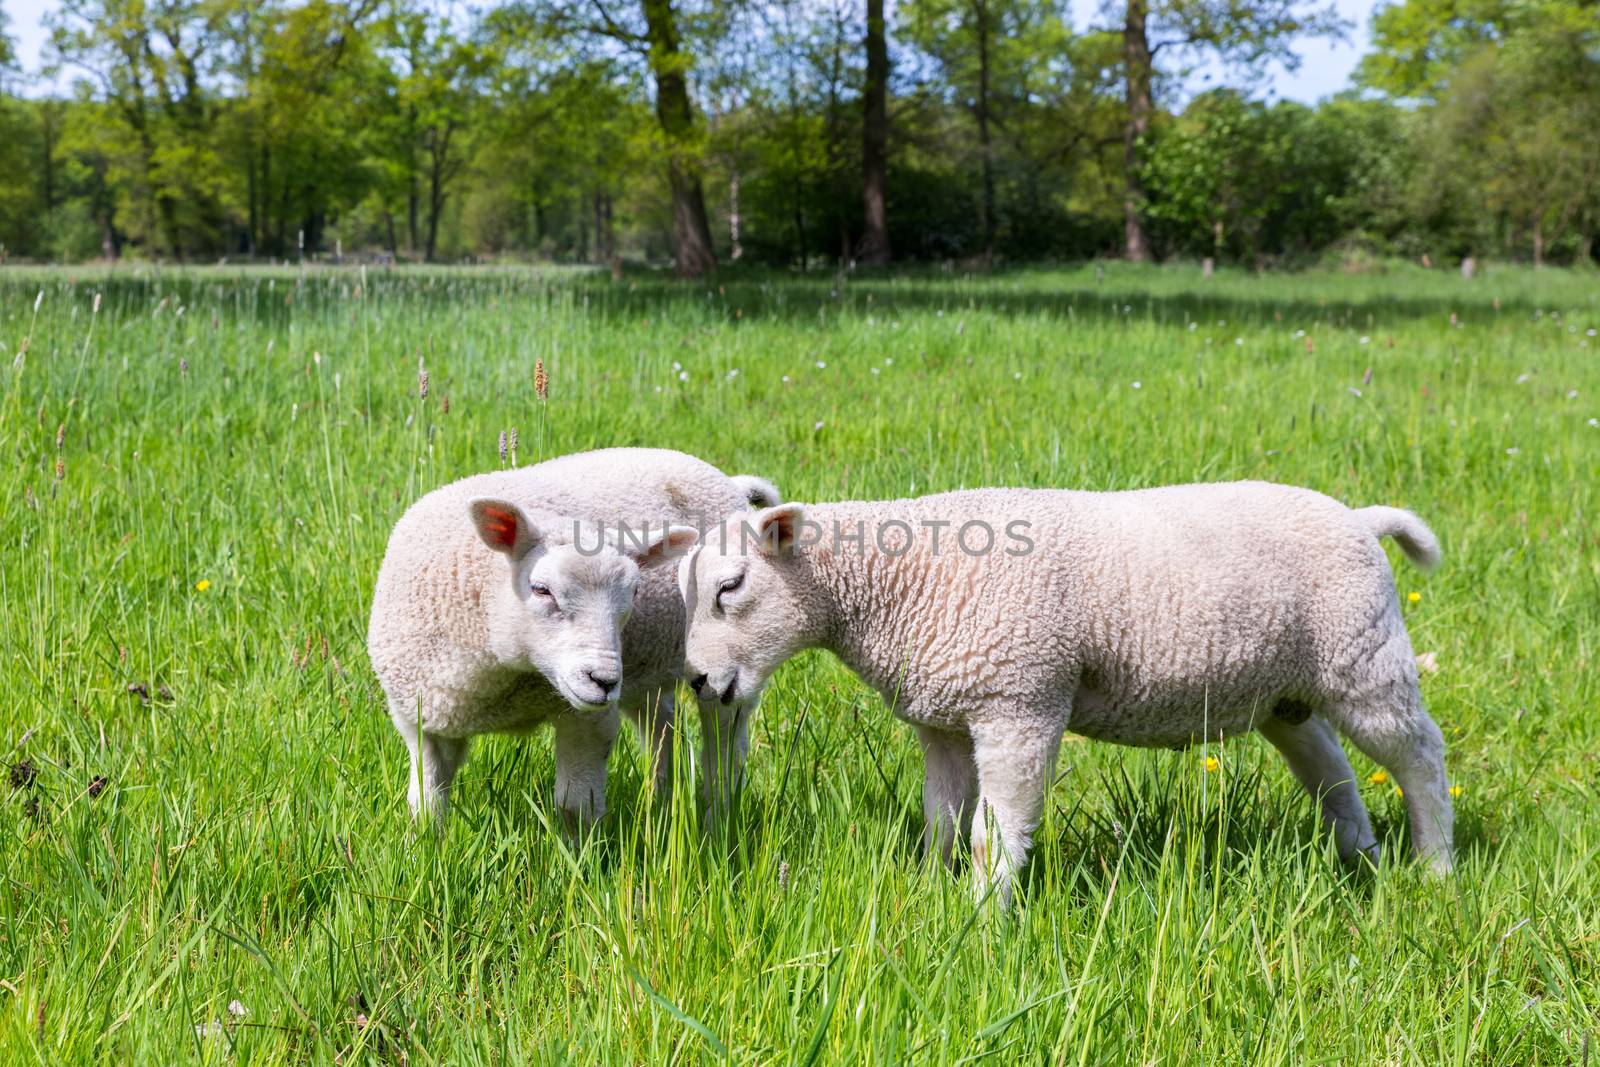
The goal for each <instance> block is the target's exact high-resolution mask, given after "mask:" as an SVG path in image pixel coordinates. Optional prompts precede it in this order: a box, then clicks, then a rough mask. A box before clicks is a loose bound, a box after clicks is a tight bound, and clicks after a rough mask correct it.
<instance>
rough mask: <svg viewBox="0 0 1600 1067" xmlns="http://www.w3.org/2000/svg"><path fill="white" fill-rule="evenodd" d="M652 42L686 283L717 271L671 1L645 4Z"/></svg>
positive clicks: (677, 263) (678, 262)
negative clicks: (687, 280) (687, 279)
mask: <svg viewBox="0 0 1600 1067" xmlns="http://www.w3.org/2000/svg"><path fill="white" fill-rule="evenodd" d="M643 5H644V19H645V26H646V30H647V34H648V36H649V40H650V72H651V73H652V74H653V75H654V76H655V82H656V120H657V121H658V122H659V123H660V124H661V133H662V136H663V137H664V138H665V140H666V146H667V183H668V185H670V186H671V189H672V244H673V249H672V264H673V268H674V269H675V270H676V271H677V272H678V274H679V275H680V276H681V277H684V278H699V277H702V276H703V275H706V274H709V273H711V272H712V271H713V270H715V269H716V267H717V254H716V252H715V251H714V250H713V248H712V245H711V224H710V222H709V221H708V220H707V218H706V198H705V192H704V190H703V189H702V187H701V184H700V160H699V158H698V153H697V149H696V146H695V144H694V104H693V103H692V102H691V101H690V100H689V81H688V78H687V76H686V73H685V72H686V70H687V68H688V65H689V64H688V58H687V57H686V56H684V54H683V52H682V50H681V49H680V48H679V43H678V27H677V23H676V15H675V13H674V12H673V10H672V0H643Z"/></svg>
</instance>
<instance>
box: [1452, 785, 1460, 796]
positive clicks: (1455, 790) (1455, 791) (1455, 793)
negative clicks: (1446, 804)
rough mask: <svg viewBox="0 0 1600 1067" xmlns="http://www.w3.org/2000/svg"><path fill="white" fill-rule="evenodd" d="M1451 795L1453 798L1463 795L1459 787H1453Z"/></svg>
mask: <svg viewBox="0 0 1600 1067" xmlns="http://www.w3.org/2000/svg"><path fill="white" fill-rule="evenodd" d="M1450 795H1451V796H1453V797H1458V796H1460V795H1461V787H1460V786H1459V785H1453V786H1451V787H1450Z"/></svg>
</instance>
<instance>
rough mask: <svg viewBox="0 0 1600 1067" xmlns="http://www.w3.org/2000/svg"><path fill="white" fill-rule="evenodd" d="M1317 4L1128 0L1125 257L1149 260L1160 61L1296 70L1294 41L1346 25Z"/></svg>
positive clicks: (1273, 0)
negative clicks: (1148, 198)
mask: <svg viewBox="0 0 1600 1067" xmlns="http://www.w3.org/2000/svg"><path fill="white" fill-rule="evenodd" d="M1313 2H1315V0H1250V2H1244V0H1154V2H1152V0H1126V6H1125V7H1124V9H1123V20H1122V43H1123V55H1122V67H1123V82H1124V86H1125V92H1124V100H1125V104H1126V107H1127V116H1126V119H1125V120H1124V125H1123V201H1122V210H1123V225H1124V238H1123V241H1124V255H1125V256H1126V257H1127V258H1128V259H1130V260H1133V261H1135V262H1143V261H1145V260H1148V259H1149V258H1150V245H1149V241H1148V239H1147V237H1146V235H1145V228H1144V208H1145V192H1144V188H1143V181H1142V178H1143V176H1142V173H1141V172H1142V166H1143V163H1142V154H1143V148H1144V143H1145V140H1146V138H1148V137H1149V135H1150V118H1151V115H1152V113H1153V112H1154V107H1155V93H1154V88H1155V80H1156V77H1157V75H1158V73H1159V67H1158V66H1157V62H1158V59H1159V57H1160V56H1161V55H1162V54H1164V53H1171V54H1176V55H1178V56H1179V57H1180V58H1181V57H1183V56H1184V55H1189V56H1196V55H1202V54H1204V55H1212V56H1215V57H1217V58H1219V59H1221V60H1222V61H1223V62H1226V63H1230V64H1236V65H1243V66H1246V67H1249V66H1255V65H1259V64H1261V63H1262V62H1264V61H1266V60H1269V59H1271V60H1276V61H1278V62H1279V63H1282V64H1283V65H1284V66H1285V67H1288V68H1289V69H1294V68H1295V67H1296V66H1298V65H1299V58H1298V57H1297V56H1296V55H1295V54H1294V53H1293V52H1292V51H1290V49H1289V45H1290V43H1291V42H1292V41H1293V40H1294V39H1296V38H1298V37H1302V36H1307V35H1334V36H1337V35H1339V34H1342V33H1343V31H1344V26H1345V24H1344V23H1343V21H1342V20H1340V18H1339V16H1338V14H1337V12H1336V11H1335V10H1334V9H1333V8H1332V7H1329V8H1326V9H1316V8H1312V7H1310V6H1309V5H1310V4H1311V3H1313Z"/></svg>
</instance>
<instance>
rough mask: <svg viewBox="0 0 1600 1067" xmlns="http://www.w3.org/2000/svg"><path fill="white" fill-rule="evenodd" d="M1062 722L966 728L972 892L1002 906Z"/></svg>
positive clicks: (1029, 837) (1023, 853) (1035, 821)
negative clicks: (972, 803)
mask: <svg viewBox="0 0 1600 1067" xmlns="http://www.w3.org/2000/svg"><path fill="white" fill-rule="evenodd" d="M1064 725H1065V724H1064V722H1056V721H1052V720H1050V719H1047V718H1044V717H1042V716H1041V717H1028V718H1018V719H1010V720H1007V719H990V720H988V721H986V722H984V723H983V724H981V725H978V724H974V725H973V726H972V755H973V762H974V763H975V764H976V766H977V771H978V809H977V811H976V812H974V815H973V820H972V888H973V892H974V893H975V894H976V896H977V897H978V899H979V900H982V899H983V897H984V894H985V893H987V892H989V891H990V888H991V886H992V887H993V892H994V895H995V897H996V898H997V899H998V900H999V901H1000V904H1001V906H1002V907H1006V906H1009V905H1010V903H1011V894H1012V885H1013V883H1014V882H1015V880H1016V877H1017V875H1018V874H1019V873H1021V871H1022V868H1023V865H1024V864H1026V863H1027V861H1028V849H1029V848H1030V847H1032V845H1033V832H1034V831H1035V830H1037V829H1038V828H1039V820H1040V819H1041V818H1042V817H1043V815H1044V798H1045V794H1046V792H1047V791H1048V790H1049V788H1050V782H1051V780H1052V778H1054V776H1055V766H1056V753H1057V751H1058V750H1059V749H1060V747H1061V733H1062V729H1063V727H1064Z"/></svg>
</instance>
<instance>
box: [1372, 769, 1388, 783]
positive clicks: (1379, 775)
mask: <svg viewBox="0 0 1600 1067" xmlns="http://www.w3.org/2000/svg"><path fill="white" fill-rule="evenodd" d="M1388 780H1389V772H1388V771H1373V772H1372V773H1371V774H1369V775H1367V781H1369V782H1371V783H1372V784H1373V785H1382V784H1383V783H1384V782H1387V781H1388Z"/></svg>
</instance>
